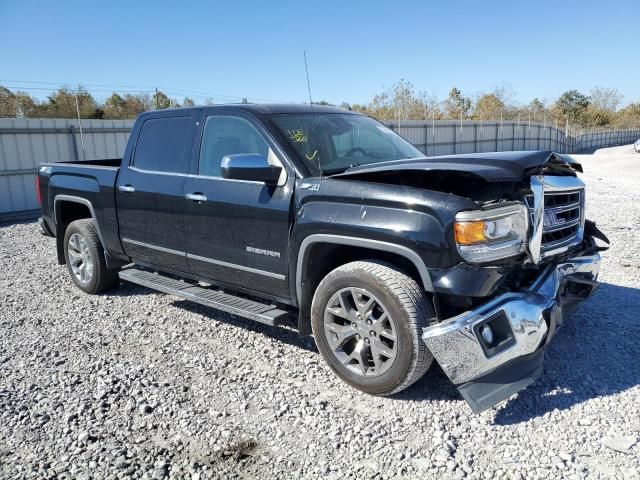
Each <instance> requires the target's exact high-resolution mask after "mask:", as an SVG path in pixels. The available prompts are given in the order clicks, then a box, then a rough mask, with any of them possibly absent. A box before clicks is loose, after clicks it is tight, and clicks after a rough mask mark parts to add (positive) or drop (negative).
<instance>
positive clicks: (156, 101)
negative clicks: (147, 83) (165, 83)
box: [154, 87, 158, 110]
mask: <svg viewBox="0 0 640 480" xmlns="http://www.w3.org/2000/svg"><path fill="white" fill-rule="evenodd" d="M154 97H155V104H156V110H158V88H157V87H156V94H155V95H154Z"/></svg>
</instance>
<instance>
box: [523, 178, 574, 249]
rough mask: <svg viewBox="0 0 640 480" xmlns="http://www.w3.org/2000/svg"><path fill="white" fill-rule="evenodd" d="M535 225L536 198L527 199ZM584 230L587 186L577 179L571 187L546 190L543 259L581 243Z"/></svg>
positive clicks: (529, 197) (531, 218)
mask: <svg viewBox="0 0 640 480" xmlns="http://www.w3.org/2000/svg"><path fill="white" fill-rule="evenodd" d="M525 200H526V202H527V206H528V207H529V215H530V220H531V223H532V224H533V219H534V210H533V196H532V195H531V196H527V197H526V198H525ZM583 228H584V187H583V184H582V182H580V180H578V179H576V185H575V186H574V187H572V188H567V189H558V188H548V187H547V186H546V185H545V191H544V215H543V226H542V246H541V253H542V256H543V257H548V256H550V255H554V254H556V253H560V252H561V251H562V250H564V249H566V248H567V247H570V246H572V245H575V244H577V243H579V242H580V241H582V233H583Z"/></svg>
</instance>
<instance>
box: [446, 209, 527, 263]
mask: <svg viewBox="0 0 640 480" xmlns="http://www.w3.org/2000/svg"><path fill="white" fill-rule="evenodd" d="M528 219H529V216H528V211H527V208H526V207H525V206H524V205H523V204H521V203H517V204H510V205H506V206H503V207H497V208H491V209H486V210H475V211H470V212H460V213H458V214H457V215H456V221H455V224H454V235H455V240H456V244H457V246H458V252H459V253H460V256H461V257H462V258H464V259H465V260H466V261H468V262H471V263H484V262H490V261H493V260H499V259H502V258H507V257H512V256H514V255H518V254H520V253H522V252H523V251H524V249H525V246H526V243H527V230H528Z"/></svg>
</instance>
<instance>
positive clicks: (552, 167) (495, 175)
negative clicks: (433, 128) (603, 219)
mask: <svg viewBox="0 0 640 480" xmlns="http://www.w3.org/2000/svg"><path fill="white" fill-rule="evenodd" d="M411 171H419V172H434V173H435V172H441V173H448V174H455V173H461V174H463V175H467V176H476V177H480V178H482V179H483V180H486V181H487V182H518V181H522V180H524V179H525V178H527V177H529V176H531V175H536V174H552V175H571V176H575V172H582V166H581V165H580V163H579V162H578V161H577V160H575V159H573V158H571V157H570V156H568V155H564V154H561V153H555V152H551V151H521V152H492V153H470V154H464V155H448V156H441V157H424V158H412V159H407V160H392V161H389V162H381V163H376V164H372V165H363V166H360V167H353V168H350V169H348V170H347V171H345V172H343V173H340V174H337V175H333V178H340V177H359V176H366V177H371V176H372V174H373V175H375V174H376V173H389V172H403V173H408V172H411Z"/></svg>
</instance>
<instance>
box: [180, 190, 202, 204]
mask: <svg viewBox="0 0 640 480" xmlns="http://www.w3.org/2000/svg"><path fill="white" fill-rule="evenodd" d="M184 198H186V199H187V200H191V201H192V202H197V203H201V202H206V201H207V196H206V195H203V194H202V193H200V192H196V193H187V194H186V195H185V196H184Z"/></svg>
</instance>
